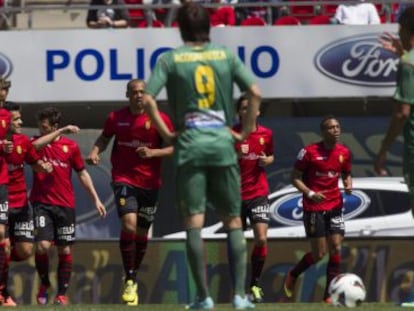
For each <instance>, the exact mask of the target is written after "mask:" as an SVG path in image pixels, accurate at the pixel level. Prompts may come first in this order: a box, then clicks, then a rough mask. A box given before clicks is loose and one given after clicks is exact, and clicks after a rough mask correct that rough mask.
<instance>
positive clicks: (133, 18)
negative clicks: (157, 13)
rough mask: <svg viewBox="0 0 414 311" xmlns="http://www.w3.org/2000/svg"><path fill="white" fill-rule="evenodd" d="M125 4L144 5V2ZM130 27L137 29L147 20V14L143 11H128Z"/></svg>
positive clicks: (133, 1) (134, 1)
mask: <svg viewBox="0 0 414 311" xmlns="http://www.w3.org/2000/svg"><path fill="white" fill-rule="evenodd" d="M125 4H127V5H128V4H142V0H125ZM128 14H129V26H130V27H137V24H138V23H139V22H141V21H142V20H145V13H144V10H142V9H128Z"/></svg>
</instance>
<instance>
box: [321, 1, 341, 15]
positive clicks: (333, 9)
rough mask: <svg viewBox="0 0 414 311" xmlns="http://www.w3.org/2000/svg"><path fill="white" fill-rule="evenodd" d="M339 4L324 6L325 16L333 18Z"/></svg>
mask: <svg viewBox="0 0 414 311" xmlns="http://www.w3.org/2000/svg"><path fill="white" fill-rule="evenodd" d="M337 7H338V5H337V4H324V5H323V6H322V12H323V14H324V15H329V16H333V15H335V13H336V8H337Z"/></svg>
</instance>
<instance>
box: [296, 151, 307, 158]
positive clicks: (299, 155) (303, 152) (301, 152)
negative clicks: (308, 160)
mask: <svg viewBox="0 0 414 311" xmlns="http://www.w3.org/2000/svg"><path fill="white" fill-rule="evenodd" d="M305 154H306V150H305V149H301V150H300V151H299V153H298V155H297V156H296V158H297V159H298V160H303V157H304V156H305Z"/></svg>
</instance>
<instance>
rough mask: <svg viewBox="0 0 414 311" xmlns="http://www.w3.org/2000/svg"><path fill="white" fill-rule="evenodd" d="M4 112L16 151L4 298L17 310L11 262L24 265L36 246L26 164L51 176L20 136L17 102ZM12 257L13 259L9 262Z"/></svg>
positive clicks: (48, 167) (10, 160)
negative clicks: (10, 278)
mask: <svg viewBox="0 0 414 311" xmlns="http://www.w3.org/2000/svg"><path fill="white" fill-rule="evenodd" d="M4 107H5V109H6V110H8V111H9V112H10V113H11V122H10V130H11V133H12V134H11V136H10V139H11V141H12V142H13V151H12V152H11V153H10V154H8V156H7V159H6V160H7V167H8V174H9V182H8V185H7V188H8V189H7V190H8V200H9V204H8V206H9V214H8V232H9V240H7V249H9V247H10V242H11V246H12V249H11V256H10V252H7V257H6V261H5V266H4V270H3V275H2V282H4V283H2V284H0V287H1V295H2V297H3V303H2V305H3V306H15V305H16V303H15V302H14V301H13V298H12V297H11V296H10V295H9V293H8V290H7V281H8V270H9V261H10V259H11V260H13V261H22V260H25V259H27V258H29V256H31V254H32V250H33V242H34V227H33V211H32V208H31V207H30V206H29V204H28V198H27V188H26V181H25V177H24V163H27V164H29V165H31V166H32V168H33V169H34V170H35V171H41V172H50V171H51V169H52V166H51V164H50V163H47V162H44V161H42V160H41V159H40V157H39V155H38V154H37V153H36V150H35V149H34V147H33V146H32V143H31V141H30V139H29V137H27V136H26V135H23V134H22V133H21V125H22V123H23V122H22V119H21V114H20V106H19V105H18V104H16V103H14V102H6V104H5V105H4ZM10 257H11V258H10Z"/></svg>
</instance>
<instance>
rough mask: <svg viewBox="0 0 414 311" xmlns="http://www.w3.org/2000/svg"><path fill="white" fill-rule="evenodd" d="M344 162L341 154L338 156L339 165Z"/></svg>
mask: <svg viewBox="0 0 414 311" xmlns="http://www.w3.org/2000/svg"><path fill="white" fill-rule="evenodd" d="M342 162H344V156H343V155H342V154H340V155H339V163H342Z"/></svg>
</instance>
